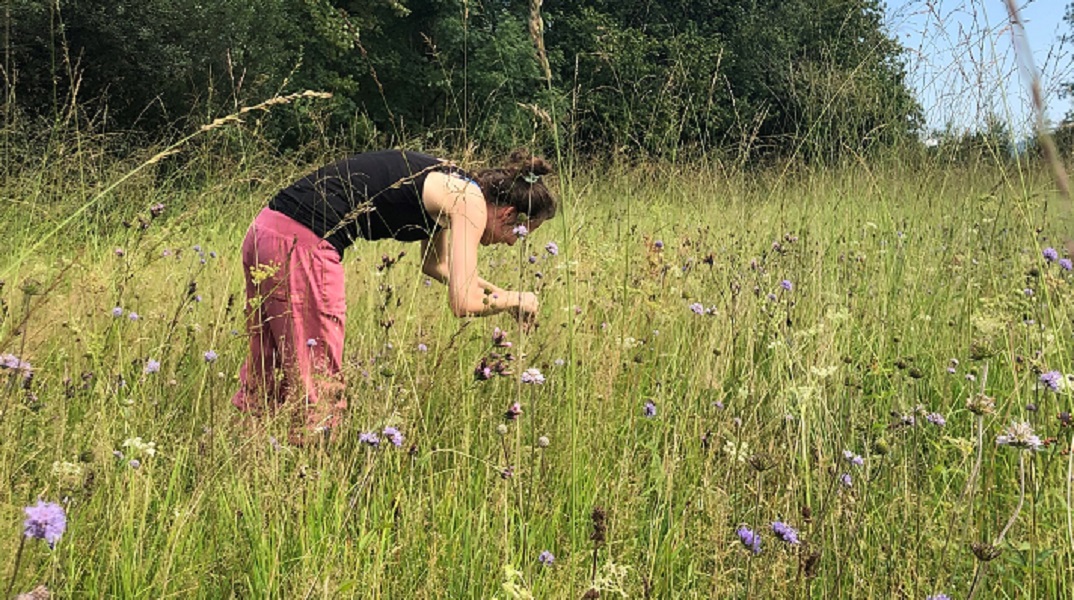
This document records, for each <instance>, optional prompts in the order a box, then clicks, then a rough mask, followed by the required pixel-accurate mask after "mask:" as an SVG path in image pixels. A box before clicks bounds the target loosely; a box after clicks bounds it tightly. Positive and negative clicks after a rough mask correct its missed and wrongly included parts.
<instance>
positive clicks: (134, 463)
mask: <svg viewBox="0 0 1074 600" xmlns="http://www.w3.org/2000/svg"><path fill="white" fill-rule="evenodd" d="M127 464H128V465H130V468H132V469H140V468H142V461H140V460H138V459H137V458H132V459H131V461H130V462H129V463H127Z"/></svg>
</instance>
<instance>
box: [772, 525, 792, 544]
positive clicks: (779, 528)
mask: <svg viewBox="0 0 1074 600" xmlns="http://www.w3.org/2000/svg"><path fill="white" fill-rule="evenodd" d="M772 533H774V534H776V537H778V538H779V539H781V540H783V541H784V542H787V543H788V544H797V543H799V541H798V530H797V529H795V528H794V527H791V526H790V525H788V524H786V523H784V522H782V521H776V522H774V523H772Z"/></svg>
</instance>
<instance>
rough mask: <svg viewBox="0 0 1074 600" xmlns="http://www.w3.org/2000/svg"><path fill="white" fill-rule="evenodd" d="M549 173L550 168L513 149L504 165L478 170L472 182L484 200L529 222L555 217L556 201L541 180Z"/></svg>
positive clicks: (545, 162) (525, 151) (541, 161)
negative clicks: (522, 216) (515, 211)
mask: <svg viewBox="0 0 1074 600" xmlns="http://www.w3.org/2000/svg"><path fill="white" fill-rule="evenodd" d="M551 172H552V165H551V164H549V163H548V161H546V160H545V159H543V158H541V157H539V156H531V155H530V153H529V151H527V150H515V151H514V152H512V153H511V156H510V157H509V158H508V159H507V165H506V166H503V167H500V168H497V169H482V170H480V171H478V172H477V175H476V176H475V179H476V180H477V185H479V186H481V192H482V193H483V194H484V195H485V200H486V201H488V202H490V203H492V204H495V205H497V206H513V207H515V210H517V211H518V212H520V213H523V214H525V215H526V216H527V217H529V218H531V219H545V220H547V219H551V218H552V217H554V216H556V198H555V196H553V195H552V192H550V191H549V190H548V186H546V185H545V184H544V181H543V180H542V178H541V177H542V176H543V175H548V174H549V173H551Z"/></svg>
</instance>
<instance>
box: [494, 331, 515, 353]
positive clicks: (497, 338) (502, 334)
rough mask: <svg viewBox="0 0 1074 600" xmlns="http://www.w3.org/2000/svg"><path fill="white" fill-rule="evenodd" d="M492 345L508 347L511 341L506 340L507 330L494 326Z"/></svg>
mask: <svg viewBox="0 0 1074 600" xmlns="http://www.w3.org/2000/svg"><path fill="white" fill-rule="evenodd" d="M492 345H493V346H496V347H497V348H510V347H511V342H509V341H507V332H506V331H504V330H502V329H500V328H499V327H496V328H494V329H493V330H492Z"/></svg>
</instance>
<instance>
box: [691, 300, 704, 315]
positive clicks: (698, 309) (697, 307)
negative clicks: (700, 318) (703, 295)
mask: <svg viewBox="0 0 1074 600" xmlns="http://www.w3.org/2000/svg"><path fill="white" fill-rule="evenodd" d="M690 310H692V311H694V313H696V314H699V315H703V314H705V305H703V304H701V303H700V302H694V303H693V304H691V305H690Z"/></svg>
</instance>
